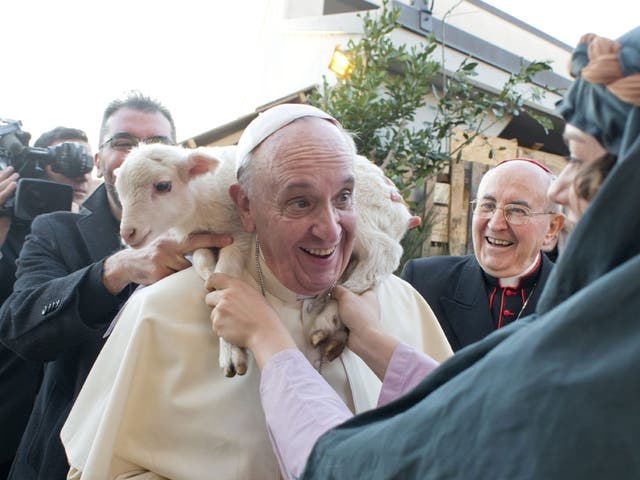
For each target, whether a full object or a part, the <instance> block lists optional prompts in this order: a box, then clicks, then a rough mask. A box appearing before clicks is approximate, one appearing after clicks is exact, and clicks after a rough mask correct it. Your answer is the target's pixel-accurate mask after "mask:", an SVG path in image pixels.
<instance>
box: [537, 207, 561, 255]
mask: <svg viewBox="0 0 640 480" xmlns="http://www.w3.org/2000/svg"><path fill="white" fill-rule="evenodd" d="M563 225H564V215H563V214H562V213H554V214H552V215H551V220H550V221H549V228H547V232H546V233H545V234H544V238H543V240H542V250H543V251H545V252H548V251H551V250H553V247H555V245H556V243H557V241H558V234H559V233H560V230H562V227H563Z"/></svg>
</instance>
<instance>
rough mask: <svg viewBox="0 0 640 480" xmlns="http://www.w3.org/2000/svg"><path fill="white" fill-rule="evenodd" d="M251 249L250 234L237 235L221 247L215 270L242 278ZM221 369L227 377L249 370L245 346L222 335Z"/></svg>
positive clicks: (242, 373)
mask: <svg viewBox="0 0 640 480" xmlns="http://www.w3.org/2000/svg"><path fill="white" fill-rule="evenodd" d="M250 249H251V236H250V235H237V236H235V237H234V239H233V243H232V244H231V245H228V246H226V247H224V248H222V249H220V255H219V259H218V263H217V265H216V268H215V271H216V272H220V273H224V274H226V275H229V276H230V277H233V278H240V277H241V275H242V268H243V266H244V261H245V259H246V258H247V255H248V253H249V251H250ZM218 361H219V364H220V369H221V370H222V372H223V373H224V375H225V377H233V376H234V375H235V374H236V373H237V374H238V375H244V374H245V373H246V372H247V365H248V359H247V352H246V350H245V349H244V348H240V347H236V346H235V345H231V344H230V343H228V342H227V341H226V340H225V339H224V338H222V337H220V356H219V358H218Z"/></svg>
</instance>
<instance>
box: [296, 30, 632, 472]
mask: <svg viewBox="0 0 640 480" xmlns="http://www.w3.org/2000/svg"><path fill="white" fill-rule="evenodd" d="M619 41H620V42H621V43H622V45H623V49H622V50H621V52H620V55H621V57H620V58H622V57H623V56H624V58H625V59H626V60H625V63H624V67H623V71H625V73H626V72H632V73H633V72H635V73H637V72H639V71H640V60H639V59H640V28H637V29H635V30H632V31H631V32H629V33H628V34H627V35H625V36H623V37H621V38H620V39H619ZM584 55H585V51H583V50H582V49H581V48H578V49H577V50H576V52H575V54H574V56H573V68H574V69H575V73H579V68H576V66H579V65H580V64H581V63H582V64H584V61H585V59H586V57H585V56H584ZM621 63H622V61H621ZM559 111H560V112H561V114H562V115H563V116H564V117H565V119H566V121H567V122H568V123H572V124H574V125H576V126H577V127H578V128H580V129H582V130H584V131H586V132H588V133H591V134H592V135H594V136H595V137H596V138H597V139H598V140H599V141H601V142H602V144H603V146H605V148H606V149H607V150H608V151H609V152H610V153H613V154H615V155H617V157H618V161H617V162H616V164H615V165H614V167H613V169H612V171H611V173H610V174H609V176H608V177H607V178H606V180H605V182H604V183H603V185H602V187H601V189H600V190H599V191H598V193H597V194H596V196H595V197H594V199H593V201H592V203H591V205H590V206H589V207H588V208H587V210H586V212H585V214H584V216H583V218H582V219H581V220H580V222H579V224H578V225H577V227H576V229H575V230H574V232H573V233H572V235H571V238H570V239H569V241H568V243H567V245H566V248H565V250H564V251H563V253H562V255H561V256H560V258H559V261H558V262H557V264H556V267H555V269H554V271H553V272H552V274H551V276H550V278H549V280H548V282H547V284H546V286H545V290H544V292H543V295H542V297H541V299H540V301H539V303H538V306H537V310H536V314H534V315H532V316H530V317H527V318H525V319H522V320H520V321H519V322H516V323H514V324H512V325H510V326H508V327H506V328H504V329H501V330H498V331H497V332H495V333H494V334H492V335H490V336H488V337H486V338H485V339H484V340H482V341H480V342H478V343H476V344H474V345H471V346H470V347H467V348H465V349H463V350H461V351H459V352H458V353H456V355H454V356H453V357H452V358H451V359H449V360H448V361H447V362H445V363H444V364H443V365H441V366H440V367H439V368H438V369H437V370H436V371H435V372H433V373H432V374H431V375H429V376H428V377H427V378H426V379H425V380H424V381H423V382H422V383H421V384H420V385H418V386H417V387H416V388H415V389H414V390H412V391H411V392H409V393H408V394H407V395H405V396H404V397H402V398H400V399H398V400H397V401H395V402H393V403H391V404H389V405H387V406H386V407H384V408H381V409H377V410H373V411H371V412H367V413H365V414H362V415H359V416H356V417H354V418H353V419H351V420H350V421H348V422H346V423H344V424H343V425H341V426H339V427H337V428H335V429H333V430H331V431H329V432H327V433H326V434H325V435H324V436H322V437H321V438H320V440H319V441H318V443H317V444H316V447H315V448H314V450H313V452H312V454H311V457H310V458H309V461H308V463H307V468H306V470H305V472H304V474H303V476H302V478H304V479H324V480H326V479H338V478H340V479H355V478H366V479H390V478H397V479H465V480H466V479H470V480H478V479H487V480H488V479H491V480H494V479H545V480H548V479H551V480H555V479H558V480H559V479H563V480H564V479H574V478H575V479H578V478H579V479H605V478H606V479H609V478H611V479H613V478H615V479H627V478H628V479H638V478H640V211H639V210H640V109H639V108H638V107H633V106H631V105H629V104H626V103H624V102H621V101H620V100H618V99H617V98H615V97H613V95H612V94H611V93H610V92H609V91H608V90H607V89H606V88H604V87H599V86H595V85H591V84H589V83H588V82H586V81H584V80H583V79H582V78H580V77H579V76H578V77H577V79H576V81H575V83H574V85H573V86H572V87H571V89H570V91H569V92H568V93H567V95H566V98H565V100H564V101H563V102H562V103H561V104H560V105H559Z"/></svg>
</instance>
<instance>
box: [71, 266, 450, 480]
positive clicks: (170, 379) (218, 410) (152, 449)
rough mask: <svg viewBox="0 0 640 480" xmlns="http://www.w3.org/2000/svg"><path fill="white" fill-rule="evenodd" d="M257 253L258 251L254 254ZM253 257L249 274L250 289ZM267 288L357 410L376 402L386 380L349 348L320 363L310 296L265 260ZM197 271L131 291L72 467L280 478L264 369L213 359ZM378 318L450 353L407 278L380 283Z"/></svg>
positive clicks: (103, 473) (100, 472) (100, 361)
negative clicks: (228, 373)
mask: <svg viewBox="0 0 640 480" xmlns="http://www.w3.org/2000/svg"><path fill="white" fill-rule="evenodd" d="M252 260H253V259H252ZM253 263H254V262H253V261H250V262H248V265H247V268H246V270H245V278H244V280H245V281H247V282H250V283H251V284H252V285H254V286H255V287H256V288H257V289H258V288H259V287H258V284H257V281H256V280H255V279H256V278H258V277H257V274H256V268H255V265H254V264H253ZM262 271H263V272H264V283H265V287H266V292H267V293H266V297H267V299H268V301H269V302H270V303H271V305H272V306H273V307H274V308H275V309H276V311H278V312H279V315H280V318H281V319H282V321H283V322H284V323H285V325H286V326H287V328H288V329H289V331H290V332H291V334H292V335H293V338H294V340H295V341H296V343H297V345H298V347H299V348H300V349H301V350H302V352H303V353H304V354H305V355H306V356H307V358H308V359H309V360H310V361H311V363H312V364H313V365H315V366H316V368H320V369H321V373H322V375H323V377H324V378H325V379H326V380H327V381H328V382H329V384H330V385H331V386H332V387H333V388H334V389H335V390H336V391H337V392H338V394H339V395H340V396H341V397H342V399H343V400H344V401H345V403H346V404H347V405H348V406H349V407H350V408H351V410H352V411H354V412H355V413H357V412H362V411H364V410H367V409H371V408H373V407H375V406H376V403H377V399H378V394H379V392H380V387H381V382H380V381H379V380H378V378H377V377H376V376H375V375H374V374H373V372H372V371H371V370H370V369H369V368H368V367H367V366H366V365H365V364H364V362H362V360H360V358H359V357H357V356H356V355H355V354H353V353H352V352H351V351H349V350H345V351H344V352H343V354H342V355H341V356H340V357H338V358H337V359H336V360H334V361H333V362H322V366H321V367H320V366H319V364H320V363H321V362H320V359H319V354H318V353H317V351H316V350H315V349H313V348H312V347H311V346H310V344H309V343H308V341H307V338H308V337H309V331H308V329H309V328H310V325H311V319H310V318H308V316H307V313H306V312H307V309H308V307H309V306H310V303H311V302H312V301H313V300H312V299H308V298H298V296H297V295H296V294H295V293H294V292H292V291H290V290H288V289H287V288H285V287H284V286H283V285H282V284H280V283H279V281H278V280H277V279H276V278H275V277H274V276H273V274H272V273H271V272H270V271H269V269H268V268H267V266H266V265H265V264H264V263H262ZM206 293H207V292H206V289H205V288H204V282H203V280H202V279H201V278H200V277H199V276H198V274H197V273H196V272H195V270H194V269H193V268H189V269H187V270H183V271H181V272H178V273H176V274H174V275H171V276H169V277H167V278H165V279H163V280H162V281H160V282H157V283H155V284H154V285H151V286H149V287H146V288H143V289H141V290H139V291H138V292H136V293H135V294H134V295H133V296H132V297H131V298H130V299H129V302H128V303H127V305H126V306H125V307H124V309H123V310H122V311H121V313H120V318H119V320H118V323H117V325H116V327H115V329H114V330H113V332H112V333H111V335H110V337H109V339H108V341H107V342H106V344H105V346H104V348H103V350H102V352H101V353H100V355H99V356H98V358H97V360H96V362H95V364H94V366H93V369H92V370H91V372H90V374H89V377H88V378H87V381H86V383H85V384H84V387H83V388H82V391H81V392H80V395H79V396H78V399H77V400H76V402H75V404H74V406H73V409H72V410H71V413H70V414H69V417H68V419H67V421H66V423H65V425H64V427H63V429H62V433H61V437H62V442H63V444H64V447H65V450H66V453H67V458H68V460H69V463H70V465H71V471H70V472H69V476H68V478H70V479H79V478H82V479H83V480H94V479H115V478H122V479H124V478H137V479H149V480H151V479H159V478H168V479H172V480H181V479H184V480H198V479H207V480H210V479H223V480H227V479H251V480H254V479H274V480H275V479H280V478H281V476H280V471H279V468H278V462H277V459H276V457H275V455H274V454H273V451H272V448H271V443H270V441H269V437H268V433H267V428H266V424H265V420H264V414H263V412H262V408H261V405H260V395H259V383H260V378H259V374H260V373H259V370H258V368H257V366H256V365H255V363H254V361H253V358H250V361H249V369H248V372H247V373H246V374H245V375H243V376H236V377H233V378H226V377H224V376H223V375H222V373H221V371H220V368H219V367H218V352H219V342H218V337H217V336H216V335H215V334H214V333H213V330H212V327H211V321H210V318H209V316H210V311H211V310H210V308H209V307H208V306H207V305H206V303H205V300H204V297H205V295H206ZM377 294H378V298H379V301H380V307H381V317H382V323H383V326H384V328H385V329H386V330H387V331H388V332H389V333H390V334H392V335H394V336H396V337H398V338H399V339H400V340H402V341H403V342H405V343H407V344H409V345H412V346H414V347H416V348H418V349H422V350H423V351H425V352H426V353H428V354H429V355H431V356H432V357H433V358H435V359H436V360H439V361H442V360H444V359H445V358H447V357H448V356H450V355H451V354H452V352H451V348H450V347H449V344H448V343H447V340H446V338H445V336H444V334H443V332H442V330H441V329H440V326H439V324H438V321H437V320H436V318H435V316H434V314H433V312H432V311H431V309H430V308H429V306H428V305H427V303H426V302H425V301H424V299H423V298H422V296H420V294H419V293H417V292H416V291H415V290H414V289H413V288H412V287H411V286H410V285H409V284H408V283H406V282H405V281H403V280H401V279H400V278H398V277H395V276H390V277H389V278H388V279H387V280H385V281H384V282H383V283H382V284H381V285H380V286H379V287H378V288H377Z"/></svg>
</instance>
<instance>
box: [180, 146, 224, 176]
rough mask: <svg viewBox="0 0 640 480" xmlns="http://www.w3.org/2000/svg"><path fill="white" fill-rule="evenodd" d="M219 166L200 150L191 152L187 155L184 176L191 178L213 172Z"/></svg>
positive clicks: (212, 158)
mask: <svg viewBox="0 0 640 480" xmlns="http://www.w3.org/2000/svg"><path fill="white" fill-rule="evenodd" d="M218 165H220V161H219V160H218V159H217V158H215V157H213V156H211V155H208V154H207V153H205V152H203V151H202V150H201V149H196V150H193V152H190V153H189V155H187V165H186V171H185V174H186V176H187V177H188V178H193V177H196V176H198V175H202V174H203V173H207V172H213V171H214V170H215V169H216V168H218Z"/></svg>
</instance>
